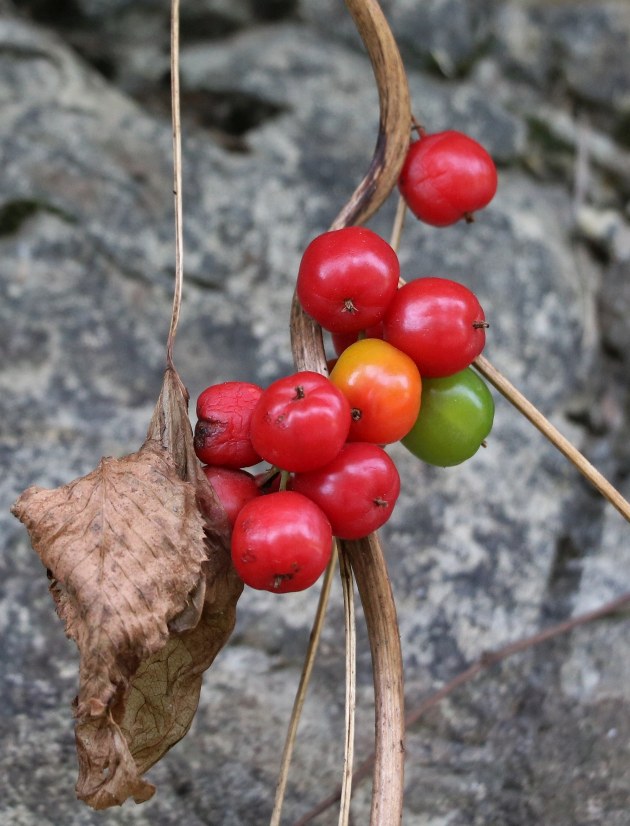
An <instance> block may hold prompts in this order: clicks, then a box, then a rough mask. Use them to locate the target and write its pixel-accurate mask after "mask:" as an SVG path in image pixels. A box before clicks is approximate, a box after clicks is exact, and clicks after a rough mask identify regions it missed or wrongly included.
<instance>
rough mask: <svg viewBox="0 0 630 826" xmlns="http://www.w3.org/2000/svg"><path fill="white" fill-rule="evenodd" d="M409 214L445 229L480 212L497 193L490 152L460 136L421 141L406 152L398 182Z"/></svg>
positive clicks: (429, 137)
mask: <svg viewBox="0 0 630 826" xmlns="http://www.w3.org/2000/svg"><path fill="white" fill-rule="evenodd" d="M398 188H399V189H400V193H401V195H402V196H403V198H404V199H405V201H406V202H407V205H408V206H409V209H410V210H411V211H412V212H413V213H414V215H415V216H416V217H417V218H419V219H420V220H421V221H424V222H425V223H427V224H432V225H433V226H436V227H445V226H448V225H450V224H454V223H456V222H457V221H459V220H461V219H462V218H465V219H467V220H471V218H472V214H473V213H474V212H476V211H477V210H479V209H482V208H483V207H485V206H486V205H487V204H489V203H490V201H491V200H492V199H493V197H494V194H495V192H496V190H497V170H496V167H495V165H494V161H493V160H492V158H491V157H490V155H489V154H488V152H487V151H486V150H485V149H484V148H483V146H481V144H479V143H477V141H475V140H473V139H472V138H469V137H468V135H464V134H463V133H462V132H456V131H454V130H448V131H446V132H438V133H436V134H434V135H423V136H422V137H420V139H419V140H417V141H414V142H413V143H412V144H411V146H410V147H409V151H408V153H407V158H406V160H405V163H404V165H403V168H402V171H401V173H400V177H399V179H398Z"/></svg>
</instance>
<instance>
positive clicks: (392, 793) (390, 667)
mask: <svg viewBox="0 0 630 826" xmlns="http://www.w3.org/2000/svg"><path fill="white" fill-rule="evenodd" d="M346 6H347V8H348V11H349V12H350V14H351V15H352V17H353V19H354V22H355V25H356V27H357V30H358V32H359V34H360V36H361V38H362V40H363V42H364V44H365V47H366V49H367V52H368V56H369V58H370V61H371V63H372V67H373V70H374V76H375V79H376V84H377V87H378V92H379V102H380V123H379V132H378V138H377V142H376V147H375V150H374V155H373V158H372V163H371V164H370V167H369V169H368V171H367V173H366V175H365V177H364V179H363V180H362V181H361V183H360V184H359V186H358V187H357V189H356V190H355V192H354V194H353V195H352V197H351V198H350V200H349V201H348V203H347V204H346V205H345V206H344V207H343V209H342V210H341V212H340V213H339V215H338V216H337V217H336V218H335V220H334V221H333V223H332V226H331V229H339V228H341V227H345V226H350V225H353V224H359V223H361V222H363V221H365V220H367V219H368V218H369V217H370V216H371V215H372V214H373V213H374V212H376V211H377V210H378V209H379V207H380V206H381V205H382V203H383V202H384V201H385V199H386V198H387V197H388V195H389V194H390V192H391V190H392V189H393V187H394V185H395V183H396V181H397V179H398V175H399V172H400V169H401V167H402V164H403V161H404V158H405V155H406V151H407V147H408V145H409V130H410V127H411V108H410V103H409V91H408V88H407V77H406V74H405V70H404V67H403V64H402V60H401V57H400V53H399V51H398V47H397V45H396V41H395V40H394V36H393V34H392V32H391V30H390V28H389V26H388V24H387V21H386V20H385V17H384V16H383V13H382V11H381V9H380V7H379V5H378V3H376V2H375V0H346ZM291 346H292V350H293V358H294V361H295V365H296V368H297V369H298V370H314V371H316V372H319V373H322V374H326V373H327V370H326V357H325V353H324V347H323V343H322V334H321V328H320V327H319V326H318V325H317V324H316V323H315V322H314V321H313V320H312V319H310V318H309V317H308V316H307V315H306V314H305V313H304V311H303V310H302V308H301V306H300V304H299V301H298V300H297V297H294V300H293V306H292V311H291ZM340 553H341V554H343V555H347V559H348V560H349V562H350V565H351V567H352V570H353V572H354V576H355V579H356V582H357V587H358V589H359V595H360V597H361V602H362V604H363V611H364V615H365V621H366V625H367V631H368V636H369V639H370V649H371V653H372V665H373V673H374V693H375V706H376V708H375V718H376V719H375V727H376V757H375V762H374V779H373V789H372V810H371V818H370V826H395V824H397V823H400V822H401V819H402V804H403V766H404V746H403V742H404V694H403V664H402V653H401V649H400V636H399V631H398V618H397V615H396V606H395V604H394V599H393V595H392V591H391V583H390V580H389V575H388V573H387V567H386V565H385V560H384V558H383V552H382V549H381V546H380V544H379V541H378V537H377V536H376V535H375V534H372V535H371V536H369V537H366V538H365V539H362V540H357V541H352V542H341V543H340Z"/></svg>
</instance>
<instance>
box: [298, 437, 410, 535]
mask: <svg viewBox="0 0 630 826" xmlns="http://www.w3.org/2000/svg"><path fill="white" fill-rule="evenodd" d="M291 490H294V491H297V492H298V493H303V494H304V495H305V496H308V498H309V499H311V500H312V501H313V502H315V504H316V505H319V507H320V508H321V509H322V510H323V511H324V513H325V514H326V516H327V517H328V519H329V520H330V524H331V526H332V531H333V534H334V535H335V536H337V537H339V538H340V539H359V538H360V537H362V536H367V534H369V533H372V531H375V530H377V529H378V528H380V527H381V525H384V524H385V522H387V520H388V519H389V517H390V516H391V514H392V511H393V509H394V505H395V504H396V500H397V499H398V494H399V493H400V477H399V475H398V471H397V470H396V465H395V464H394V462H393V461H392V460H391V459H390V457H389V456H388V455H387V453H385V451H384V450H383V448H382V447H379V446H378V445H374V444H368V443H365V442H349V443H348V444H346V445H345V446H344V447H343V448H342V450H341V451H340V453H339V454H338V455H337V456H336V457H335V458H334V459H333V460H332V462H329V463H328V464H327V465H325V466H324V467H323V468H319V469H318V470H313V471H311V472H310V473H296V474H295V476H294V477H293V479H292V480H291Z"/></svg>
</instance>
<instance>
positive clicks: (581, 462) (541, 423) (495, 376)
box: [473, 356, 630, 521]
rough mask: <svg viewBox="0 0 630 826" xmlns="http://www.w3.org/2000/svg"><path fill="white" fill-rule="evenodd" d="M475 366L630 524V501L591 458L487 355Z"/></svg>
mask: <svg viewBox="0 0 630 826" xmlns="http://www.w3.org/2000/svg"><path fill="white" fill-rule="evenodd" d="M473 366H474V367H475V368H476V369H477V370H478V371H479V372H480V373H481V375H482V376H483V377H484V378H486V379H487V380H488V381H489V382H490V384H492V385H493V386H494V387H496V389H497V390H498V391H499V393H501V394H502V395H503V396H505V398H506V399H507V400H508V401H509V402H510V403H511V404H513V405H514V407H515V408H516V409H517V410H518V411H519V413H522V414H523V416H525V418H526V419H529V421H530V422H531V423H532V424H533V425H534V427H536V428H537V429H538V430H539V431H540V432H541V433H542V434H543V436H545V437H546V438H547V439H549V441H550V442H551V443H552V444H553V445H554V446H555V447H557V448H558V450H559V451H560V453H562V455H563V456H565V457H566V458H567V459H568V460H569V461H570V462H571V463H572V464H573V465H575V467H576V468H577V469H578V470H579V471H580V473H582V474H583V475H584V476H585V477H586V478H587V479H588V480H589V482H590V483H591V484H592V485H593V486H594V487H595V488H596V489H597V490H598V491H599V492H600V493H601V494H602V496H603V497H604V498H606V499H607V500H608V501H609V502H610V504H611V505H613V507H615V508H616V509H617V510H618V511H619V513H620V514H621V515H622V516H623V517H624V518H625V519H627V520H628V521H630V502H628V501H627V500H626V499H624V497H623V496H622V495H621V494H620V493H619V491H618V490H617V489H616V488H615V487H614V486H613V485H611V483H610V482H609V481H608V480H607V479H606V478H605V477H604V476H603V475H602V474H601V473H600V472H599V471H598V470H597V468H595V467H594V466H593V465H592V464H591V463H590V462H589V461H588V459H587V458H586V457H585V456H583V455H582V454H581V453H580V451H579V450H578V449H577V448H576V447H575V445H573V444H572V443H571V442H570V441H569V440H568V439H567V438H566V437H565V436H563V435H562V433H560V431H559V430H558V429H557V428H556V427H554V425H552V424H551V422H550V421H549V420H548V419H547V418H546V417H545V416H544V415H543V414H542V413H541V412H540V410H538V408H537V407H535V406H534V405H533V404H532V403H531V402H530V401H529V400H528V399H526V398H525V396H524V395H523V394H522V393H521V392H520V391H519V390H517V389H516V387H514V385H513V384H512V383H511V382H510V381H508V379H506V378H505V376H504V375H503V374H502V373H500V372H499V371H498V370H497V369H496V368H495V367H493V366H492V364H490V362H489V361H488V360H487V359H486V358H485V357H484V356H477V358H476V359H475V360H474V362H473Z"/></svg>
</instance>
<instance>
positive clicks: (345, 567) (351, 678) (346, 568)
mask: <svg viewBox="0 0 630 826" xmlns="http://www.w3.org/2000/svg"><path fill="white" fill-rule="evenodd" d="M339 568H340V571H341V583H342V586H343V607H344V617H345V626H346V741H345V745H344V756H343V778H342V782H341V805H340V806H339V826H348V823H349V822H350V801H351V799H352V777H353V769H354V728H355V717H356V714H355V712H356V703H357V697H356V695H357V634H356V621H355V613H354V580H353V577H352V567H351V565H350V560H349V559H348V557H347V555H346V554H345V553H343V552H342V553H341V555H340V557H339Z"/></svg>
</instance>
